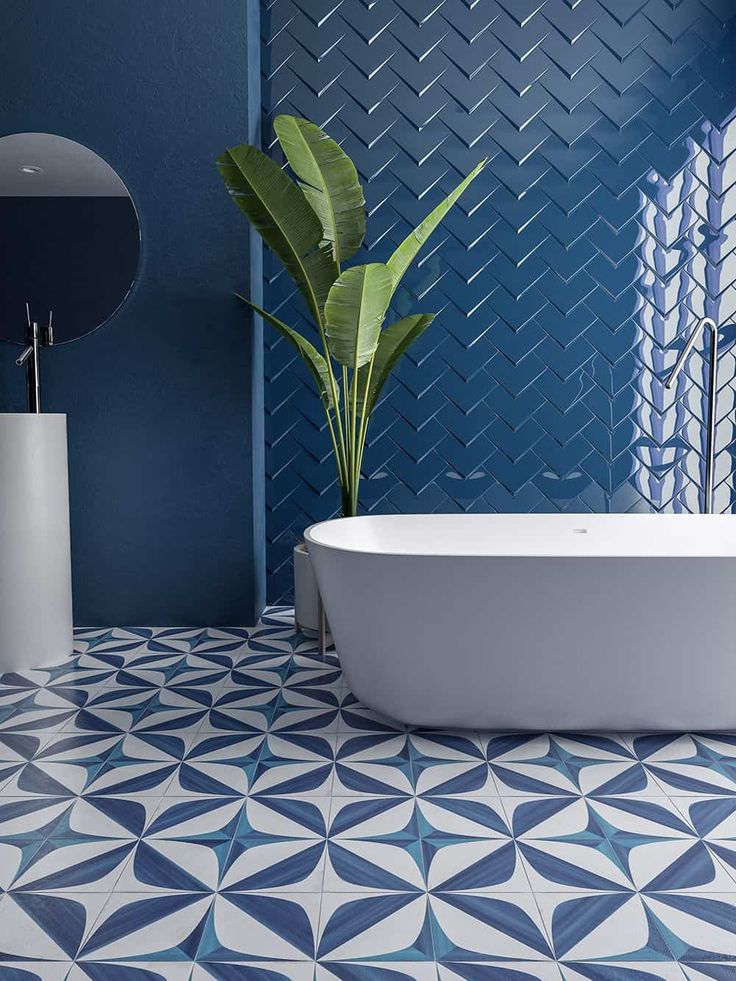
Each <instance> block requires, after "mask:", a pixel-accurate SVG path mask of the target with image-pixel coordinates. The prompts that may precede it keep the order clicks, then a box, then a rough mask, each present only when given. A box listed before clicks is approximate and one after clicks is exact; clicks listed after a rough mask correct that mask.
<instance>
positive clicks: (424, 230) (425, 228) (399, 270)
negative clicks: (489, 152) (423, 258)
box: [386, 160, 487, 286]
mask: <svg viewBox="0 0 736 981" xmlns="http://www.w3.org/2000/svg"><path fill="white" fill-rule="evenodd" d="M486 162H487V161H486V160H482V161H481V162H480V163H479V164H478V165H477V167H475V168H474V169H473V170H471V172H470V173H469V174H468V176H467V177H466V178H465V180H463V181H461V182H460V183H459V184H458V186H457V187H456V188H455V190H454V191H452V192H451V193H450V194H448V195H447V197H446V198H445V200H444V201H442V202H440V204H438V205H437V207H436V208H435V209H434V211H432V212H430V214H428V215H427V217H426V218H425V219H424V221H422V222H421V223H420V224H419V225H417V227H416V228H415V229H414V231H412V232H409V234H408V235H407V236H406V238H405V239H404V241H403V242H402V243H401V245H399V246H398V247H397V248H396V251H395V252H394V253H393V255H392V256H391V258H390V259H389V260H388V262H387V263H386V265H387V266H388V268H389V269H390V270H391V275H392V276H393V278H394V284H395V286H398V285H399V283H400V282H401V279H402V277H403V275H404V273H405V272H406V270H407V269H408V268H409V266H410V265H411V264H412V262H413V261H414V260H415V259H416V257H417V253H418V252H419V250H420V249H421V248H422V246H423V245H424V244H425V243H426V242H427V240H428V239H429V236H430V235H431V234H432V232H433V231H434V230H435V229H436V228H437V226H438V225H439V224H440V222H441V221H442V220H443V219H444V217H445V215H446V214H447V212H448V211H449V210H450V209H451V208H452V206H453V205H454V204H455V202H456V201H457V199H458V198H459V197H460V195H461V194H463V192H464V191H465V190H466V189H467V188H468V187H469V186H470V184H472V183H473V181H474V180H475V178H476V177H477V176H478V174H479V173H480V172H481V170H483V168H484V167H485V165H486Z"/></svg>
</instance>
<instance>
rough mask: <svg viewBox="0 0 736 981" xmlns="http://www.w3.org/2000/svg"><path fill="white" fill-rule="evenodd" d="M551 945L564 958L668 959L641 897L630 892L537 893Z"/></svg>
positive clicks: (654, 919) (654, 917)
mask: <svg viewBox="0 0 736 981" xmlns="http://www.w3.org/2000/svg"><path fill="white" fill-rule="evenodd" d="M536 898H537V901H538V903H539V908H540V910H541V913H542V917H543V919H544V923H545V926H546V927H547V930H548V931H549V935H550V937H551V939H552V947H553V949H554V952H555V955H556V957H557V958H558V959H559V960H561V961H562V960H564V961H566V962H567V961H607V960H608V961H616V962H621V961H625V962H628V961H656V962H658V961H672V960H674V959H675V958H674V955H673V953H672V951H671V950H670V947H669V946H668V944H667V942H666V939H665V937H664V936H663V934H662V932H661V931H660V929H659V926H658V917H657V915H656V914H655V913H654V912H653V911H652V910H650V908H649V906H648V905H647V904H646V903H645V902H644V900H643V898H642V897H641V896H639V895H637V894H636V893H632V892H630V891H628V890H623V889H622V890H620V891H618V892H595V893H592V892H591V893H576V894H570V893H552V892H543V893H537V894H536Z"/></svg>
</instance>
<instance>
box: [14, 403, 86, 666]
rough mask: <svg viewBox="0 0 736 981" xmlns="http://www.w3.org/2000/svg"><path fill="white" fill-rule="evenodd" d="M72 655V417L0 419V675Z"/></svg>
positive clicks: (33, 416) (47, 416) (50, 662)
mask: <svg viewBox="0 0 736 981" xmlns="http://www.w3.org/2000/svg"><path fill="white" fill-rule="evenodd" d="M72 651H73V636H72V579H71V562H70V548H69V483H68V477H67V446H66V416H64V415H57V414H51V413H43V414H38V415H36V414H31V413H17V414H16V413H4V414H0V673H2V672H4V671H22V670H26V669H28V668H37V667H42V666H43V665H45V664H52V663H54V662H58V661H61V660H63V659H64V658H65V657H70V656H71V654H72Z"/></svg>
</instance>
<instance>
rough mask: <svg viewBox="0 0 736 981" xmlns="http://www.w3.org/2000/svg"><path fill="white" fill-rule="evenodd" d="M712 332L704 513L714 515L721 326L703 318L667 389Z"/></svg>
mask: <svg viewBox="0 0 736 981" xmlns="http://www.w3.org/2000/svg"><path fill="white" fill-rule="evenodd" d="M706 329H707V330H709V331H710V348H709V351H708V418H707V420H706V442H705V494H704V498H705V500H704V502H703V512H704V513H705V514H712V512H713V474H714V471H715V458H716V449H715V441H716V402H717V400H718V326H717V324H716V322H715V320H713V319H712V318H711V317H703V318H702V319H701V320H699V321H698V322H697V324H696V325H695V327H694V328H693V332H692V334H690V336H689V337H688V339H687V343H686V344H685V347H684V348H683V349H682V352H681V354H680V357H679V358H678V359H677V361H676V362H675V367H674V368H673V369H672V371H671V372H670V374H669V377H668V379H667V381H666V382H665V385H664V387H665V388H672V386H673V385H674V384H675V381H676V380H677V376H678V375H679V374H680V372H681V371H682V368H683V365H684V364H685V361H686V360H687V356H688V355H689V354H690V352H691V351H692V349H693V347H694V346H695V343H696V341H697V340H698V338H699V337H700V335H701V334H702V333H703V331H704V330H706Z"/></svg>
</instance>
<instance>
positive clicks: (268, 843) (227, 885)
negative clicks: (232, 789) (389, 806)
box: [220, 796, 330, 893]
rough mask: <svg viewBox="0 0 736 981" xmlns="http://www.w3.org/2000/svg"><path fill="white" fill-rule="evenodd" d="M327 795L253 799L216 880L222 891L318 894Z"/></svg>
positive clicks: (320, 883)
mask: <svg viewBox="0 0 736 981" xmlns="http://www.w3.org/2000/svg"><path fill="white" fill-rule="evenodd" d="M329 812H330V799H329V798H328V797H296V796H291V797H286V798H284V797H278V796H275V797H260V798H258V797H251V798H250V799H249V800H247V801H246V802H245V805H244V807H243V810H242V813H241V815H240V819H239V823H238V825H237V827H236V829H235V834H234V836H233V838H232V846H231V848H230V851H229V853H228V856H227V862H226V865H225V868H224V871H223V874H222V878H221V881H220V891H221V892H231V891H232V892H253V891H258V892H266V891H267V892H269V893H279V892H285V893H292V892H298V893H304V892H316V893H321V891H322V884H323V879H324V867H325V846H326V841H327V828H328V820H329Z"/></svg>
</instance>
